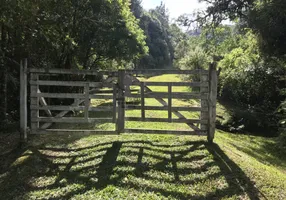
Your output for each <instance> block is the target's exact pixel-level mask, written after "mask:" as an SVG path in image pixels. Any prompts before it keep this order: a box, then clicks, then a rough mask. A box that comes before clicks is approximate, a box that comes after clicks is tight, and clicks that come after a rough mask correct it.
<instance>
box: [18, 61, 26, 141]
mask: <svg viewBox="0 0 286 200" xmlns="http://www.w3.org/2000/svg"><path fill="white" fill-rule="evenodd" d="M27 65H28V63H27V59H25V60H24V65H23V61H22V60H21V63H20V134H21V142H26V141H27V117H28V116H27Z"/></svg>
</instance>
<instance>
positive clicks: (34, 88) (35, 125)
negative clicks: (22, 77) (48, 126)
mask: <svg viewBox="0 0 286 200" xmlns="http://www.w3.org/2000/svg"><path fill="white" fill-rule="evenodd" d="M30 79H31V80H33V81H38V79H39V75H38V74H33V73H32V74H31V75H30ZM38 90H39V86H38V85H31V86H30V92H31V95H30V105H31V106H37V107H38V106H39V97H38V96H37V93H38ZM38 117H39V110H31V119H34V118H36V119H37V118H38ZM38 129H39V122H37V121H36V122H31V133H36V132H37V130H38Z"/></svg>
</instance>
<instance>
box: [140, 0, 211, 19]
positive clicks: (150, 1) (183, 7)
mask: <svg viewBox="0 0 286 200" xmlns="http://www.w3.org/2000/svg"><path fill="white" fill-rule="evenodd" d="M161 1H163V3H165V5H166V7H167V8H168V10H169V14H170V18H171V19H174V18H178V17H179V16H180V15H182V14H191V13H192V12H193V11H195V10H198V9H204V8H206V4H204V3H199V2H198V0H142V5H143V8H145V9H146V10H148V9H151V8H155V7H156V6H158V5H160V3H161Z"/></svg>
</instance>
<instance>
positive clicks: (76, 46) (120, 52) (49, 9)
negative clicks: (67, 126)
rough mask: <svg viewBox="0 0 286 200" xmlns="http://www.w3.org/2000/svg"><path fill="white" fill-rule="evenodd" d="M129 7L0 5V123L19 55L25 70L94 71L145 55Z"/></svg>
mask: <svg viewBox="0 0 286 200" xmlns="http://www.w3.org/2000/svg"><path fill="white" fill-rule="evenodd" d="M129 6H130V2H129V1H128V0H92V1H90V0H81V1H77V0H72V1H67V0H61V1H50V0H49V1H45V0H40V1H36V2H35V1H31V0H27V1H10V0H4V2H3V1H2V2H1V5H0V42H1V49H0V64H1V65H0V81H1V83H0V89H1V90H0V91H1V94H3V95H1V98H0V100H1V103H0V109H1V111H0V120H7V119H8V117H9V116H7V115H8V114H9V113H11V111H13V110H17V107H16V108H15V105H18V103H17V101H18V99H17V98H16V97H17V96H18V76H19V75H18V73H19V64H18V62H19V61H20V60H21V59H23V58H25V57H27V58H28V59H29V67H47V68H55V67H56V68H67V69H70V68H84V69H90V68H95V69H100V68H111V67H120V66H121V65H123V64H126V65H127V63H129V62H132V61H133V60H135V59H138V58H139V57H141V56H142V55H145V54H146V53H147V52H148V47H147V46H146V42H145V38H146V37H145V35H144V32H143V30H141V29H140V27H139V24H138V20H137V19H136V18H135V17H134V15H133V14H132V12H131V10H130V9H129ZM10 86H11V87H10ZM7 88H9V90H8V89H7ZM8 102H15V103H14V104H11V107H9V105H10V104H9V105H8ZM1 122H3V121H1Z"/></svg>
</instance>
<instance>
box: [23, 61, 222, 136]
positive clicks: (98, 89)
mask: <svg viewBox="0 0 286 200" xmlns="http://www.w3.org/2000/svg"><path fill="white" fill-rule="evenodd" d="M23 63H24V64H23ZM20 72H21V73H20V81H21V89H20V92H21V95H20V98H21V109H20V111H21V133H22V135H23V138H24V139H27V131H26V130H27V95H28V94H27V86H28V83H29V84H30V114H31V117H30V118H31V133H32V134H38V133H87V134H115V133H117V134H119V133H124V132H125V133H146V134H148V133H156V134H176V135H207V136H208V140H209V141H212V140H213V138H214V131H215V115H216V112H215V109H216V95H217V73H216V68H215V65H214V64H212V65H210V68H209V70H119V71H112V72H109V71H97V70H68V69H28V68H27V61H25V62H21V71H20ZM28 74H30V81H29V82H28V81H27V75H28ZM134 74H136V75H138V74H143V75H159V74H179V75H196V77H199V78H200V81H198V82H153V81H144V82H142V81H140V80H139V79H137V78H136V77H134V76H133V75H134ZM54 75H55V76H56V75H71V76H74V75H90V76H102V77H106V76H108V77H113V78H111V80H109V81H107V80H104V81H102V82H95V81H89V80H82V81H70V80H69V81H64V80H62V81H59V80H46V78H43V77H44V76H54ZM103 75H105V76H103ZM64 77H65V76H64ZM81 77H82V78H83V77H85V76H79V77H78V78H81ZM41 79H44V80H41ZM114 80H117V83H114ZM50 86H51V87H53V88H54V87H79V89H77V90H75V91H76V93H69V92H70V91H69V90H67V92H66V93H53V92H47V91H48V90H49V89H47V88H50ZM131 86H135V88H136V86H139V89H133V88H130V87H131ZM149 86H150V87H151V88H152V86H160V87H166V92H156V91H152V89H151V88H150V87H149ZM174 87H193V88H195V87H197V88H199V90H198V89H196V90H195V91H193V92H176V90H175V88H174ZM42 88H44V89H43V91H44V92H41V90H42ZM80 88H81V89H80ZM62 90H63V89H62ZM134 92H135V93H134ZM126 97H129V98H136V99H140V101H139V102H140V104H141V105H128V104H126V101H125V98H126ZM149 98H154V99H155V100H156V101H157V102H158V103H159V104H161V106H148V105H146V102H145V100H146V99H149ZM49 99H58V100H59V102H61V99H72V100H73V103H72V104H71V105H62V104H61V103H60V104H57V105H48V103H49V101H50V100H49ZM92 99H97V100H109V101H108V102H110V104H111V105H108V106H97V107H94V106H93V105H92V104H91V100H92ZM174 99H197V100H200V102H201V105H200V106H192V107H182V106H175V104H174V102H173V101H174ZM47 102H48V103H47ZM129 110H140V111H141V117H133V116H131V117H126V116H125V112H126V111H129ZM147 111H166V112H167V113H168V117H167V118H150V117H146V112H147ZM181 111H186V112H199V113H200V117H199V118H198V119H188V118H186V117H185V116H184V115H183V114H182V113H180V112H181ZM71 112H79V113H82V114H81V115H80V116H82V117H80V116H79V115H78V116H77V117H72V116H71V115H68V114H69V113H71ZM90 112H110V113H112V114H111V117H110V118H92V117H90ZM41 113H44V116H42V114H41ZM173 115H175V116H176V117H175V118H174V117H173ZM109 116H110V115H109ZM126 121H134V122H137V121H142V122H156V123H158V122H159V123H185V124H187V125H188V126H189V127H190V128H191V129H192V131H186V130H185V131H181V130H149V129H128V128H126V127H125V122H126ZM53 123H69V124H74V123H76V124H86V123H114V124H115V125H116V126H115V127H116V130H112V131H96V130H66V129H63V130H59V129H49V128H51V127H52V124H53Z"/></svg>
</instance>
